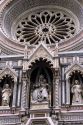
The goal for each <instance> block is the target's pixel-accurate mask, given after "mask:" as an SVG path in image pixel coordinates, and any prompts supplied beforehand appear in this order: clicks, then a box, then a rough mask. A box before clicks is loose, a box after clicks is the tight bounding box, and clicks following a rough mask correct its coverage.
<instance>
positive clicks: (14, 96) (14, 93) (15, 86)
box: [12, 78, 17, 108]
mask: <svg viewBox="0 0 83 125" xmlns="http://www.w3.org/2000/svg"><path fill="white" fill-rule="evenodd" d="M16 95H17V78H15V79H14V88H13V102H12V107H13V108H15V107H16Z"/></svg>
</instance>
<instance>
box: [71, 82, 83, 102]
mask: <svg viewBox="0 0 83 125" xmlns="http://www.w3.org/2000/svg"><path fill="white" fill-rule="evenodd" d="M71 93H72V95H73V97H72V104H82V103H83V98H82V93H83V90H82V86H81V84H80V83H79V81H78V80H75V82H74V84H73V86H72V88H71Z"/></svg>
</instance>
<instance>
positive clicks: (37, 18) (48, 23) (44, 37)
mask: <svg viewBox="0 0 83 125" xmlns="http://www.w3.org/2000/svg"><path fill="white" fill-rule="evenodd" d="M75 27H76V26H75V23H74V20H73V18H70V17H69V16H68V15H66V14H65V13H62V12H53V11H43V12H38V13H35V14H31V15H29V16H28V17H25V18H24V19H22V20H21V21H20V22H19V23H18V25H17V27H16V32H15V37H16V39H17V40H18V41H20V42H29V43H30V44H34V45H36V44H38V43H39V41H44V42H45V43H46V44H54V43H56V42H61V41H64V40H66V39H69V38H70V37H72V36H73V35H74V34H75V33H76V28H75Z"/></svg>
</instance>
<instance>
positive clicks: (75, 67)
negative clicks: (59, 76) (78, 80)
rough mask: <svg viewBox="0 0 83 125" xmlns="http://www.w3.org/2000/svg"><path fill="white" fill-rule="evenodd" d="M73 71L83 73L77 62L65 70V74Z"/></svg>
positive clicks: (82, 68)
mask: <svg viewBox="0 0 83 125" xmlns="http://www.w3.org/2000/svg"><path fill="white" fill-rule="evenodd" d="M75 70H78V71H81V72H83V66H82V65H80V64H79V63H78V62H75V63H73V64H72V65H71V66H69V67H68V68H67V69H66V71H65V73H66V74H70V73H71V72H73V71H75Z"/></svg>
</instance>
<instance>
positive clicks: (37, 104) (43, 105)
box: [31, 102, 49, 110]
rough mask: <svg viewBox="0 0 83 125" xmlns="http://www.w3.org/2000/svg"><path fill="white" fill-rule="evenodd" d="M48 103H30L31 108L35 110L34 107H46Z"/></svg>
mask: <svg viewBox="0 0 83 125" xmlns="http://www.w3.org/2000/svg"><path fill="white" fill-rule="evenodd" d="M48 108H49V104H48V102H38V103H31V110H36V109H40V110H41V109H48Z"/></svg>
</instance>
